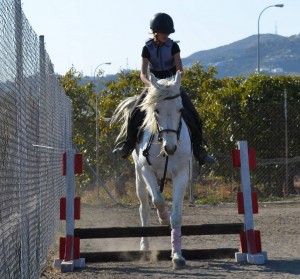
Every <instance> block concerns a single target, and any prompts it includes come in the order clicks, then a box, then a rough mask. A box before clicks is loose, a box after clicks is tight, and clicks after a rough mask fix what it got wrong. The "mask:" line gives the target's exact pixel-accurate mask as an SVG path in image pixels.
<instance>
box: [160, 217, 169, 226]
mask: <svg viewBox="0 0 300 279" xmlns="http://www.w3.org/2000/svg"><path fill="white" fill-rule="evenodd" d="M158 221H159V223H160V224H161V225H166V226H169V225H170V218H167V219H160V218H159V219H158Z"/></svg>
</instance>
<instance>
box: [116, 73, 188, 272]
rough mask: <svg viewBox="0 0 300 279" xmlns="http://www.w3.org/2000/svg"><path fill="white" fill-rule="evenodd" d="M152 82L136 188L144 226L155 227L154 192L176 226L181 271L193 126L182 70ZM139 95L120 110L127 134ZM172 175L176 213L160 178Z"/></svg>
mask: <svg viewBox="0 0 300 279" xmlns="http://www.w3.org/2000/svg"><path fill="white" fill-rule="evenodd" d="M150 81H151V84H152V85H151V86H150V88H149V89H148V92H147V95H146V96H145V98H144V100H143V102H142V103H141V104H140V108H141V110H144V111H145V112H146V117H145V119H144V123H143V125H142V128H143V135H142V138H141V140H140V141H139V143H138V144H137V146H136V148H135V150H134V151H133V154H132V156H133V159H134V162H135V172H136V191H137V196H138V198H139V201H140V209H139V211H140V218H141V223H142V226H145V227H147V226H149V213H150V206H149V200H148V197H149V193H150V195H151V198H152V203H153V204H154V206H155V207H156V208H157V214H158V217H159V221H160V223H161V224H163V225H171V244H172V254H171V257H172V262H173V267H174V268H175V269H177V268H183V267H184V266H185V259H184V257H183V256H182V252H181V222H182V218H181V215H182V205H183V198H184V193H185V189H186V185H187V183H188V179H189V171H190V170H189V167H190V160H191V158H192V149H191V141H190V136H189V131H188V128H187V125H186V123H185V122H184V120H183V119H182V110H183V106H182V101H181V97H180V83H181V73H180V72H177V74H176V76H175V77H173V78H169V79H161V80H157V79H156V78H155V77H154V76H153V75H151V77H150ZM135 99H136V97H131V98H127V99H126V100H125V101H123V102H122V103H121V104H120V105H119V106H118V108H117V110H116V113H115V114H114V117H113V119H114V120H115V119H116V118H118V117H119V118H120V114H121V113H122V117H123V120H125V121H124V123H125V124H124V125H123V127H122V129H121V134H122V132H124V131H125V130H126V123H127V118H128V112H129V110H130V106H132V104H133V103H134V101H135ZM117 115H118V116H117ZM124 118H125V119H124ZM167 178H168V179H171V180H172V182H173V197H172V213H171V215H170V216H169V213H168V210H167V208H166V205H165V199H164V197H163V195H162V193H161V191H160V188H159V185H158V182H157V181H158V180H161V181H162V183H164V180H165V179H167ZM162 186H163V185H162ZM140 249H141V250H144V251H147V250H149V240H148V238H147V237H143V238H142V239H141V243H140Z"/></svg>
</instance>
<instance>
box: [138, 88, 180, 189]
mask: <svg viewBox="0 0 300 279" xmlns="http://www.w3.org/2000/svg"><path fill="white" fill-rule="evenodd" d="M178 97H180V93H178V94H176V95H174V96H170V97H166V98H164V99H163V100H172V99H176V98H178ZM180 113H182V110H181V111H180ZM156 126H157V134H158V136H157V137H158V141H159V142H161V141H162V133H169V132H171V133H176V135H177V140H179V138H180V132H181V127H182V115H180V119H179V123H178V127H177V130H174V129H163V128H161V127H160V126H159V124H158V121H157V119H156ZM154 136H155V135H154V134H152V135H151V136H150V138H149V141H148V144H147V146H146V148H145V149H144V150H143V155H144V156H145V157H146V160H147V162H148V164H149V166H151V162H150V160H149V158H148V156H149V150H150V148H151V145H152V143H153V139H154ZM168 161H169V155H166V162H165V168H164V175H163V177H162V179H161V180H160V192H161V193H162V192H163V189H164V185H165V181H166V174H167V168H168Z"/></svg>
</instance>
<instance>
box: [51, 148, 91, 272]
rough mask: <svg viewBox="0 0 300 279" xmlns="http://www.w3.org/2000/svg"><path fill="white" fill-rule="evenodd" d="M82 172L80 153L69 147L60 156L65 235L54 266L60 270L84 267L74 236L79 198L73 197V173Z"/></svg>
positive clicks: (78, 243) (78, 215)
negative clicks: (65, 184) (63, 179)
mask: <svg viewBox="0 0 300 279" xmlns="http://www.w3.org/2000/svg"><path fill="white" fill-rule="evenodd" d="M80 173H82V154H76V152H75V149H70V150H68V151H67V152H66V153H64V154H63V157H62V175H65V176H66V182H67V188H66V197H63V198H61V199H60V220H66V237H61V238H60V242H59V259H55V260H54V266H55V267H60V268H61V271H62V272H69V271H73V270H74V268H82V267H85V259H84V258H80V251H79V246H80V239H79V238H77V237H74V228H75V220H79V219H80V198H79V197H76V198H75V174H80Z"/></svg>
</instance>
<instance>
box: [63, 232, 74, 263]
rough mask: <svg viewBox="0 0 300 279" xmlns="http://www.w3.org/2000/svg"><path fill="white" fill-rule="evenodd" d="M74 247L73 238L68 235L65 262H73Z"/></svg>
mask: <svg viewBox="0 0 300 279" xmlns="http://www.w3.org/2000/svg"><path fill="white" fill-rule="evenodd" d="M72 246H73V236H72V235H67V239H66V245H65V247H66V248H65V258H64V259H65V261H70V260H72V248H73V247H72Z"/></svg>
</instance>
